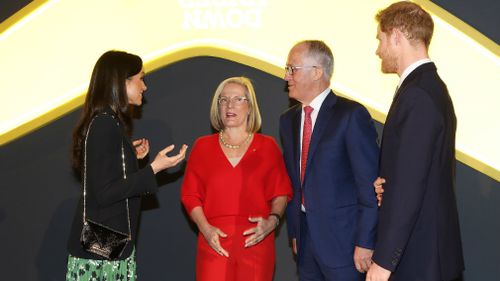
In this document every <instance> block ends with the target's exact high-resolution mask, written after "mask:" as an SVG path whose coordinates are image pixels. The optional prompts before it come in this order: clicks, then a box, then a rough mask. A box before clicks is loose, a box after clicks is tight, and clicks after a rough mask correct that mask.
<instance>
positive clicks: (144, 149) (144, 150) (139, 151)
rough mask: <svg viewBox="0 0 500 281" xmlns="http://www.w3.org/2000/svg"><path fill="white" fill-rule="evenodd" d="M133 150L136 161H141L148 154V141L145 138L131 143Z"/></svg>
mask: <svg viewBox="0 0 500 281" xmlns="http://www.w3.org/2000/svg"><path fill="white" fill-rule="evenodd" d="M132 145H133V146H134V149H135V155H137V159H143V158H144V157H146V155H148V153H149V141H148V140H147V139H145V138H142V139H138V140H135V141H133V142H132Z"/></svg>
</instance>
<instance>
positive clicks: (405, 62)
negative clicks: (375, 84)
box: [366, 2, 464, 281]
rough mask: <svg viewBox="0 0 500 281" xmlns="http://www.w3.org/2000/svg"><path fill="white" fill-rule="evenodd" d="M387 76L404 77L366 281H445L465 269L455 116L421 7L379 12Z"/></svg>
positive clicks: (389, 125)
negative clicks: (456, 183) (432, 55)
mask: <svg viewBox="0 0 500 281" xmlns="http://www.w3.org/2000/svg"><path fill="white" fill-rule="evenodd" d="M376 20H377V21H378V23H379V26H378V32H377V39H378V40H379V46H378V49H377V55H378V56H379V57H380V58H381V59H382V72H384V73H397V74H398V76H399V77H400V81H399V86H398V90H397V92H396V95H395V96H394V100H393V102H392V105H391V108H390V110H389V114H388V116H387V120H386V123H385V127H384V132H383V138H382V147H381V158H380V176H381V178H382V179H380V180H377V182H376V183H375V185H379V184H381V183H382V182H383V181H384V180H385V185H384V188H383V189H384V190H385V192H384V195H383V196H384V198H383V202H382V206H381V209H380V213H379V225H378V233H377V235H378V236H377V243H376V247H375V252H374V255H373V262H374V263H373V265H372V266H371V267H370V270H369V272H368V274H367V278H366V280H369V281H381V280H393V281H396V280H401V281H417V280H422V281H441V280H453V279H455V278H458V277H460V275H461V272H462V271H463V269H464V261H463V255H462V246H461V239H460V228H459V223H458V214H457V206H456V202H455V193H454V181H455V179H454V176H455V130H456V117H455V112H454V110H453V104H452V102H451V98H450V96H449V94H448V90H447V88H446V85H445V84H444V83H443V81H442V80H441V78H440V77H439V75H438V74H437V71H436V66H435V65H434V63H433V62H431V61H430V59H429V56H428V54H427V49H428V47H429V43H430V41H431V38H432V32H433V26H434V24H433V21H432V18H431V16H430V15H429V14H428V13H427V12H426V11H424V10H423V9H422V8H421V7H420V6H418V5H416V4H414V3H411V2H398V3H395V4H392V5H391V6H389V7H387V8H386V9H385V10H382V11H380V12H379V13H378V14H377V16H376Z"/></svg>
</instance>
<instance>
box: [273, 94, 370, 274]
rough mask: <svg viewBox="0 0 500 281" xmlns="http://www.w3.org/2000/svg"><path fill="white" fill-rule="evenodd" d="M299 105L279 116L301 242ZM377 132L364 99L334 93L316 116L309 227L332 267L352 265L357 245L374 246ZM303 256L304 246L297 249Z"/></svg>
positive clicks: (308, 180)
mask: <svg viewBox="0 0 500 281" xmlns="http://www.w3.org/2000/svg"><path fill="white" fill-rule="evenodd" d="M301 110H302V106H301V105H300V104H298V105H296V106H294V107H292V108H290V109H289V110H288V111H286V112H285V113H283V115H282V116H281V118H280V136H281V141H282V144H283V154H284V159H285V164H286V167H287V170H288V174H289V176H290V179H291V182H292V186H293V191H294V196H293V199H292V200H291V201H290V203H289V205H288V207H287V212H286V214H287V224H288V232H289V237H290V238H291V239H292V238H296V239H297V245H300V231H299V228H300V217H301V216H300V212H301V210H300V205H301V182H300V164H299V162H300V128H301ZM378 155H379V149H378V146H377V133H376V131H375V129H374V126H373V121H372V119H371V117H370V114H369V113H368V111H367V110H366V109H365V108H364V107H363V106H362V105H361V104H359V103H357V102H354V101H351V100H348V99H345V98H342V97H338V96H336V95H335V94H334V93H333V92H330V93H329V94H328V96H327V98H326V99H325V100H324V102H323V104H322V106H321V108H320V110H319V113H318V117H317V119H316V123H315V125H314V128H313V133H312V137H311V143H310V146H309V154H308V159H307V168H306V172H305V178H304V183H303V185H304V186H303V188H304V198H305V204H306V206H307V207H306V208H307V224H308V227H309V229H308V231H309V234H310V236H311V239H312V241H313V244H314V247H315V252H316V253H317V255H318V258H319V259H320V260H321V262H322V263H323V264H325V265H327V266H329V267H341V266H346V265H353V254H354V246H356V245H357V246H360V247H363V248H371V249H373V248H374V242H375V230H376V224H377V203H376V197H375V193H374V190H373V181H374V180H375V178H376V177H377V172H378ZM298 254H299V255H300V248H299V249H298Z"/></svg>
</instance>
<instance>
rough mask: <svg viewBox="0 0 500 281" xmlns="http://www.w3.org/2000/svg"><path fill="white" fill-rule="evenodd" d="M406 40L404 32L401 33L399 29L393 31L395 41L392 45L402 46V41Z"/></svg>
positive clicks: (392, 36)
mask: <svg viewBox="0 0 500 281" xmlns="http://www.w3.org/2000/svg"><path fill="white" fill-rule="evenodd" d="M405 38H406V37H405V35H404V34H403V32H401V30H400V29H399V28H393V29H392V32H391V40H393V41H392V43H393V44H394V45H395V46H398V45H400V44H401V43H402V40H403V39H405Z"/></svg>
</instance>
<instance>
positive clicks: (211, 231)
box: [200, 224, 229, 258]
mask: <svg viewBox="0 0 500 281" xmlns="http://www.w3.org/2000/svg"><path fill="white" fill-rule="evenodd" d="M200 232H201V233H202V234H203V237H205V240H207V243H208V245H210V247H212V249H214V251H215V252H216V253H217V254H219V255H221V256H225V257H226V258H227V257H229V253H228V252H227V251H226V250H225V249H224V248H222V246H221V245H220V237H222V238H226V237H227V234H225V233H224V232H222V230H220V229H219V228H217V227H215V226H212V225H210V224H207V225H206V226H205V227H203V229H200Z"/></svg>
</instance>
